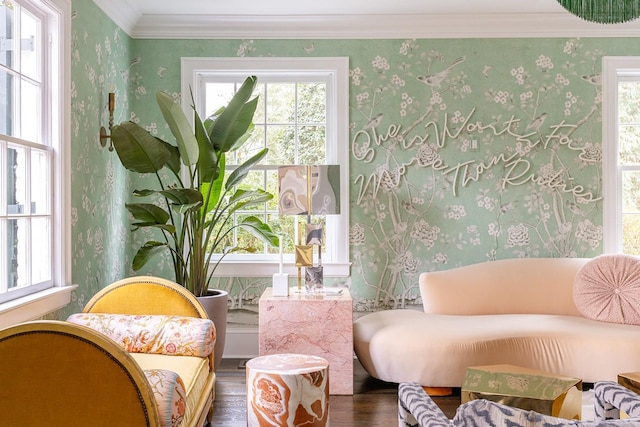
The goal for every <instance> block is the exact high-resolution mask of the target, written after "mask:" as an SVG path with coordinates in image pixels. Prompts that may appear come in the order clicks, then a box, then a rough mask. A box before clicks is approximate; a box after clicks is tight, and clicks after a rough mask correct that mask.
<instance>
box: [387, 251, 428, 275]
mask: <svg viewBox="0 0 640 427" xmlns="http://www.w3.org/2000/svg"><path fill="white" fill-rule="evenodd" d="M420 265H421V262H420V260H418V259H416V258H415V257H414V256H413V254H412V253H411V252H409V251H405V252H403V253H401V254H398V255H397V256H396V258H395V259H394V260H393V266H392V270H393V271H402V272H403V273H404V274H415V273H416V272H417V271H418V267H420Z"/></svg>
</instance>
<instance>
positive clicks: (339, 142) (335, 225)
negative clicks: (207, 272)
mask: <svg viewBox="0 0 640 427" xmlns="http://www.w3.org/2000/svg"><path fill="white" fill-rule="evenodd" d="M181 67H182V70H181V76H182V77H181V78H182V87H181V91H182V107H183V109H184V111H185V113H186V114H187V117H189V119H190V120H192V119H193V114H192V100H191V97H190V96H186V95H188V94H190V93H191V92H193V94H194V97H196V99H194V102H195V105H200V104H199V100H198V99H197V96H198V94H199V93H200V92H201V91H200V85H201V80H202V76H203V75H205V74H206V75H209V76H210V75H211V74H212V73H214V72H220V73H227V74H228V73H230V72H234V73H239V74H242V75H245V76H249V75H255V76H257V77H258V83H260V75H266V74H271V75H273V74H274V73H277V74H285V73H289V74H296V73H299V74H300V73H305V72H321V73H326V74H327V75H329V76H330V82H331V83H330V84H328V86H327V152H326V162H327V164H339V165H340V210H341V212H340V215H328V216H327V217H326V221H327V231H328V235H327V237H326V238H327V240H330V239H331V240H332V242H334V243H335V244H333V245H331V246H330V248H329V247H328V248H327V250H328V252H327V253H326V254H324V255H323V258H322V265H323V267H324V276H325V277H347V276H349V274H350V265H351V263H350V262H349V143H348V141H349V59H348V58H346V57H340V58H338V57H332V58H274V57H262V58H189V57H185V58H182V63H181ZM333 105H335V108H333V107H332V106H333ZM192 125H193V123H192ZM276 197H277V196H276ZM329 230H332V231H329ZM278 262H279V255H264V256H259V255H255V256H253V257H252V259H250V260H248V259H246V257H245V259H242V257H233V256H227V257H225V259H224V261H223V262H222V263H220V265H219V266H218V268H217V269H216V272H215V276H222V277H228V276H242V277H259V276H271V275H272V274H273V273H275V272H277V269H278ZM239 272H242V274H239ZM284 272H285V273H289V274H290V275H295V274H297V268H296V267H295V265H294V259H293V254H288V255H286V256H285V257H284Z"/></svg>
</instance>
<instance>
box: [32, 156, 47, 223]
mask: <svg viewBox="0 0 640 427" xmlns="http://www.w3.org/2000/svg"><path fill="white" fill-rule="evenodd" d="M50 182H51V180H50V179H49V156H48V155H47V153H45V152H43V151H39V150H31V213H32V214H37V215H43V214H48V213H49V212H50V204H49V194H51V186H50Z"/></svg>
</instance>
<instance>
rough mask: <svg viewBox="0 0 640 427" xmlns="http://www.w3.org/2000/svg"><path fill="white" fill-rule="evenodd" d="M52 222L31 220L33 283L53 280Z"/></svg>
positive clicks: (42, 219)
mask: <svg viewBox="0 0 640 427" xmlns="http://www.w3.org/2000/svg"><path fill="white" fill-rule="evenodd" d="M50 224H51V220H50V219H49V218H32V219H31V248H32V252H31V259H32V260H33V262H32V265H31V283H32V284H36V283H41V282H45V281H47V280H51V240H50V239H51V225H50Z"/></svg>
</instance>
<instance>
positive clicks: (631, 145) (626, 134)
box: [618, 125, 640, 165]
mask: <svg viewBox="0 0 640 427" xmlns="http://www.w3.org/2000/svg"><path fill="white" fill-rule="evenodd" d="M618 132H619V133H618V134H619V141H618V144H619V150H620V164H621V165H640V126H630V125H621V126H620V127H619V130H618Z"/></svg>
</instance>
